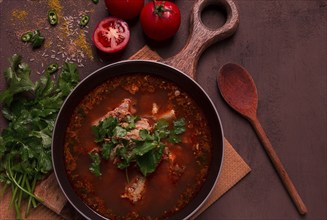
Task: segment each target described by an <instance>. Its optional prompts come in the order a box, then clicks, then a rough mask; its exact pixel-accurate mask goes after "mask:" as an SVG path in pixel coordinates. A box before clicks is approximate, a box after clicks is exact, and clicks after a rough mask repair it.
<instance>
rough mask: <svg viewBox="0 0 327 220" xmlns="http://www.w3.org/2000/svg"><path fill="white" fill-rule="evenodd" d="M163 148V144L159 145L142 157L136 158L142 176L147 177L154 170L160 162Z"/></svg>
mask: <svg viewBox="0 0 327 220" xmlns="http://www.w3.org/2000/svg"><path fill="white" fill-rule="evenodd" d="M164 147H165V146H164V145H163V144H160V145H159V147H158V148H157V149H153V150H151V151H149V152H147V153H146V154H144V155H143V156H142V157H138V158H137V160H136V163H137V165H138V167H139V168H140V171H141V173H142V174H143V175H144V176H147V175H148V174H150V173H153V172H154V171H155V170H156V168H157V166H158V165H159V162H160V160H161V157H162V154H163V150H164Z"/></svg>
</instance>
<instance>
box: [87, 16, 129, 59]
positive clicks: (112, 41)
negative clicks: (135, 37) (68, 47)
mask: <svg viewBox="0 0 327 220" xmlns="http://www.w3.org/2000/svg"><path fill="white" fill-rule="evenodd" d="M129 38H130V31H129V27H128V24H127V23H126V22H125V21H124V20H122V19H119V18H116V17H107V18H104V19H103V20H101V21H100V22H99V23H98V25H97V26H96V28H95V30H94V32H93V42H94V44H95V46H96V47H97V48H98V49H99V50H101V51H103V52H106V53H114V52H117V51H120V50H122V49H124V48H125V47H126V45H127V44H128V41H129Z"/></svg>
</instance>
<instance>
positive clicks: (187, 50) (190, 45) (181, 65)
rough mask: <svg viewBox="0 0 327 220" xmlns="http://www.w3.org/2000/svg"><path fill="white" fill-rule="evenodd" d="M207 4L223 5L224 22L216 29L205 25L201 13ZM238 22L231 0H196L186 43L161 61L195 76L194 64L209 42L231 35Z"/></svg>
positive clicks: (235, 9) (235, 8)
mask: <svg viewBox="0 0 327 220" xmlns="http://www.w3.org/2000/svg"><path fill="white" fill-rule="evenodd" d="M209 5H219V6H223V7H224V8H225V10H226V12H227V20H226V23H225V24H224V25H223V26H222V27H220V28H218V29H210V28H208V27H206V26H205V25H204V24H203V22H202V20H201V13H202V11H203V9H204V8H206V7H207V6H209ZM238 24H239V13H238V8H237V6H236V5H235V3H234V1H233V0H197V1H196V2H195V3H194V5H193V9H192V12H191V18H190V35H189V38H188V40H187V43H186V45H185V46H184V47H183V48H182V49H181V51H180V52H179V53H178V54H176V55H175V56H173V57H170V58H168V59H166V60H164V61H162V62H164V63H166V64H169V65H171V66H174V67H176V68H177V69H179V70H181V71H183V72H184V73H186V74H188V75H189V76H191V77H192V78H194V77H195V71H196V65H197V62H198V60H199V57H200V55H201V54H202V52H203V51H204V50H205V49H206V48H207V47H209V46H210V45H211V44H213V43H215V42H217V41H219V40H223V39H225V38H227V37H229V36H231V35H232V34H233V33H234V32H235V31H236V29H237V27H238Z"/></svg>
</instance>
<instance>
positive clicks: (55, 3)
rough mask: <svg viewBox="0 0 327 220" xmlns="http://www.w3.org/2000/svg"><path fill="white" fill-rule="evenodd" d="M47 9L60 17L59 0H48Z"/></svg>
mask: <svg viewBox="0 0 327 220" xmlns="http://www.w3.org/2000/svg"><path fill="white" fill-rule="evenodd" d="M48 5H49V8H51V9H53V10H55V11H56V12H57V14H58V15H61V11H62V8H63V7H62V6H61V4H60V1H59V0H48Z"/></svg>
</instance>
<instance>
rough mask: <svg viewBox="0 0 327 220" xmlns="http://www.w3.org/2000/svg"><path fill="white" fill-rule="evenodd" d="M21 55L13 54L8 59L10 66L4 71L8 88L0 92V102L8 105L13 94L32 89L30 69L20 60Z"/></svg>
mask: <svg viewBox="0 0 327 220" xmlns="http://www.w3.org/2000/svg"><path fill="white" fill-rule="evenodd" d="M21 60H22V57H21V56H19V55H17V54H15V55H13V56H12V58H11V59H10V60H9V62H10V67H9V68H8V69H7V70H6V71H5V72H4V76H5V80H6V82H7V85H8V88H7V89H6V90H4V91H2V92H0V103H4V105H6V106H9V105H10V104H11V102H12V101H13V98H14V95H16V94H18V93H21V92H28V91H33V90H34V86H35V85H34V83H33V82H32V81H31V79H30V78H29V77H30V73H31V70H30V68H29V66H28V65H27V64H26V63H22V62H21Z"/></svg>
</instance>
